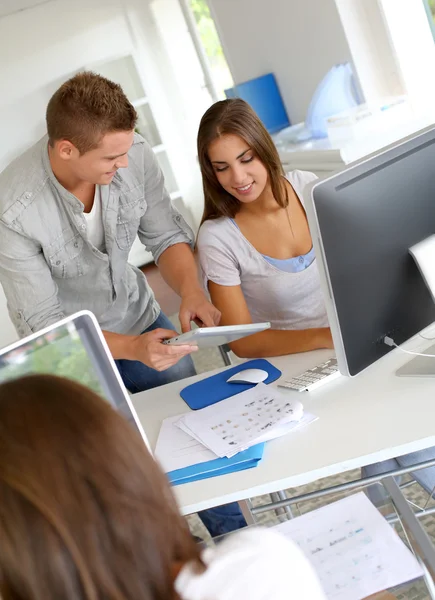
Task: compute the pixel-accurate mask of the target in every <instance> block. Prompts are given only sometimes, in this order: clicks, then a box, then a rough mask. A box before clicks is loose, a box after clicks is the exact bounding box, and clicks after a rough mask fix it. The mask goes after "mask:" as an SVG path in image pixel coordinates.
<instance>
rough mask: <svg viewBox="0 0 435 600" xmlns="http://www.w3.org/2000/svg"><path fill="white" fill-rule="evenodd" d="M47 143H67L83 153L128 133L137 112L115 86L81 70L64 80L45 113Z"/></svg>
mask: <svg viewBox="0 0 435 600" xmlns="http://www.w3.org/2000/svg"><path fill="white" fill-rule="evenodd" d="M46 121H47V131H48V137H49V141H50V144H51V145H53V144H54V142H56V141H59V140H68V141H69V142H71V143H72V144H74V146H75V147H76V148H77V149H78V150H79V152H80V154H84V153H85V152H88V151H89V150H92V149H93V148H96V147H97V146H98V144H99V143H100V141H101V138H102V137H103V136H104V135H106V134H107V133H112V132H115V131H132V130H133V129H134V128H135V125H136V122H137V113H136V111H135V109H134V107H133V105H132V104H131V103H130V102H129V100H128V98H127V96H126V95H125V94H124V92H123V90H122V88H121V86H120V85H118V84H117V83H114V82H113V81H110V80H109V79H106V78H105V77H101V75H97V74H96V73H92V72H90V71H85V72H83V73H79V74H78V75H75V76H74V77H72V78H71V79H68V81H65V83H63V84H62V85H61V86H60V88H59V89H58V90H57V91H56V92H55V93H54V94H53V96H52V97H51V99H50V101H49V103H48V106H47V112H46Z"/></svg>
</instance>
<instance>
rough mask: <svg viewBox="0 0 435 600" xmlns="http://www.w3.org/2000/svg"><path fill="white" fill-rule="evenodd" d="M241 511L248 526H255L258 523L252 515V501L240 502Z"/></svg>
mask: <svg viewBox="0 0 435 600" xmlns="http://www.w3.org/2000/svg"><path fill="white" fill-rule="evenodd" d="M239 506H240V510H241V511H242V515H243V516H244V517H245V521H246V522H247V524H248V525H255V524H256V523H257V521H256V519H255V517H254V515H253V514H252V510H251V509H252V504H251V501H250V500H249V499H248V500H240V502H239Z"/></svg>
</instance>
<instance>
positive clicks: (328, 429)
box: [133, 337, 435, 514]
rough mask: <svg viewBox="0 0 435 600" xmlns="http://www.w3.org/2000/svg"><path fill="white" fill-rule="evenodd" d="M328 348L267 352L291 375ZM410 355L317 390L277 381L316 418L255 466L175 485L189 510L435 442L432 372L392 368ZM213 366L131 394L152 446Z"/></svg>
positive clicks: (395, 354)
mask: <svg viewBox="0 0 435 600" xmlns="http://www.w3.org/2000/svg"><path fill="white" fill-rule="evenodd" d="M432 343H433V342H432ZM429 345H430V342H428V341H427V340H423V339H422V338H421V337H417V338H414V339H413V340H411V341H410V342H409V343H408V344H407V345H406V346H405V348H408V349H412V350H418V351H422V350H423V349H424V348H426V347H427V346H429ZM329 356H331V352H330V351H326V350H318V351H315V352H310V353H306V354H297V355H293V356H283V357H279V358H274V359H269V360H270V361H271V362H272V363H273V364H274V365H275V366H277V367H278V368H279V369H281V370H282V372H283V374H284V375H289V374H297V373H300V372H301V371H303V370H305V369H307V368H309V367H311V366H314V365H316V364H318V363H320V362H322V361H323V360H324V359H325V358H328V357H329ZM411 358H412V357H411V356H408V355H405V354H404V353H402V352H400V350H394V351H392V352H390V353H389V354H388V355H387V356H385V357H384V358H383V359H381V360H380V361H378V362H377V363H376V364H374V365H372V366H371V367H370V368H369V369H367V370H366V371H364V372H363V373H361V374H360V375H358V376H357V377H355V378H347V377H344V376H343V377H340V378H338V379H335V380H334V381H332V382H330V383H328V384H325V385H324V386H322V387H320V388H318V389H317V390H315V391H314V392H310V393H308V392H300V393H298V392H292V391H290V390H285V389H284V388H280V389H281V390H282V391H283V392H284V393H288V394H296V393H298V394H299V396H298V397H299V399H300V400H302V402H303V403H304V406H305V409H306V410H307V411H309V412H312V413H314V414H315V415H317V416H318V417H319V419H318V420H317V421H316V422H315V423H312V424H311V425H309V426H307V427H306V428H304V429H301V430H300V431H296V432H293V433H291V434H289V435H286V436H284V437H282V438H279V439H277V440H273V441H271V442H268V443H267V444H266V448H265V452H264V458H263V461H262V462H261V463H260V465H259V466H258V467H257V468H255V469H248V470H247V471H242V472H239V473H232V474H229V475H224V476H221V477H213V478H211V479H206V480H204V481H196V482H194V483H189V484H185V485H181V486H176V487H175V488H174V490H175V494H176V497H177V500H178V503H179V506H180V509H181V511H182V512H183V513H184V514H189V513H193V512H197V511H198V510H203V509H206V508H210V507H212V506H218V505H221V504H225V503H228V502H232V501H236V500H243V499H246V498H250V497H253V496H258V495H260V494H267V493H270V492H274V491H277V490H283V489H285V488H289V487H296V486H299V485H303V484H306V483H310V482H313V481H315V480H317V479H321V478H322V477H327V476H329V475H336V474H338V473H342V472H344V471H347V470H350V469H354V468H359V467H362V466H364V465H367V464H371V463H373V462H378V461H381V460H386V459H388V458H392V457H395V456H400V455H402V454H407V453H408V452H414V451H417V450H422V449H425V448H429V447H432V446H435V427H434V422H435V378H403V377H397V376H396V375H395V371H396V369H397V368H399V367H400V366H402V365H403V364H404V363H406V362H407V361H408V360H410V359H411ZM214 372H216V371H214ZM434 372H435V358H434ZM210 374H211V373H204V374H202V375H199V376H196V377H192V378H189V379H184V380H182V381H177V382H175V383H171V384H169V385H166V386H162V387H160V388H156V389H153V390H149V391H146V392H142V393H140V394H136V395H134V396H133V402H134V405H135V407H136V410H137V412H138V415H139V418H140V420H141V422H142V425H143V428H144V430H145V432H146V434H147V436H148V439H149V441H150V444H151V447H152V448H154V447H155V445H156V441H157V437H158V434H159V430H160V425H161V422H162V420H163V419H164V418H166V417H169V416H173V415H177V414H182V413H183V412H187V411H188V410H189V409H188V407H187V405H186V404H185V403H184V401H183V400H182V399H181V397H180V396H179V391H180V390H181V389H182V388H184V387H185V386H186V385H189V384H190V383H193V382H194V381H198V380H199V379H203V378H204V377H208V376H209V375H210ZM276 384H277V382H275V383H273V384H271V385H276Z"/></svg>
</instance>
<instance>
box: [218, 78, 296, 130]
mask: <svg viewBox="0 0 435 600" xmlns="http://www.w3.org/2000/svg"><path fill="white" fill-rule="evenodd" d="M225 95H226V97H227V98H242V99H243V100H245V101H246V102H247V103H248V104H250V105H251V106H252V108H253V109H254V110H255V112H256V113H257V115H258V116H259V117H260V119H261V120H262V121H263V124H264V126H265V127H266V129H267V131H268V132H269V133H276V132H277V131H280V130H281V129H284V127H289V126H290V121H289V118H288V115H287V111H286V109H285V106H284V103H283V101H282V97H281V94H280V91H279V88H278V85H277V83H276V79H275V76H274V75H273V73H268V74H267V75H262V76H261V77H256V78H255V79H250V80H249V81H245V82H244V83H238V84H237V85H235V86H234V87H233V88H229V89H228V90H225Z"/></svg>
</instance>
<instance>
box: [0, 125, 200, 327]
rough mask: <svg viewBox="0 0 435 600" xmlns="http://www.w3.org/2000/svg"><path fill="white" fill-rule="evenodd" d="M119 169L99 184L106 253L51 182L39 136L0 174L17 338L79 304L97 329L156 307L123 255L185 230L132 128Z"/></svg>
mask: <svg viewBox="0 0 435 600" xmlns="http://www.w3.org/2000/svg"><path fill="white" fill-rule="evenodd" d="M128 158H129V165H128V168H125V169H121V170H119V171H118V172H117V173H116V175H115V176H114V178H113V180H112V183H111V184H110V185H106V186H101V202H102V218H103V227H104V232H105V247H106V252H105V253H103V252H100V251H99V250H98V249H97V248H95V247H94V246H93V245H92V244H91V243H90V242H89V241H88V238H87V226H86V220H85V217H84V215H83V209H84V206H83V204H82V203H81V202H80V201H79V200H78V199H77V198H76V197H75V196H74V195H73V194H71V193H69V192H68V191H67V190H66V189H65V188H64V187H63V186H62V185H60V183H59V182H58V181H57V179H56V177H55V176H54V174H53V171H52V169H51V166H50V160H49V157H48V140H47V137H46V136H45V137H44V138H42V140H40V141H39V142H38V143H36V144H35V145H34V146H33V147H32V148H30V149H29V150H28V151H27V152H25V153H24V154H23V155H22V156H20V157H19V158H17V159H16V160H15V161H14V162H12V163H11V164H10V165H9V166H8V167H7V168H6V169H5V170H4V171H3V172H2V173H1V174H0V280H1V283H2V285H3V289H4V292H5V294H6V298H7V302H8V310H9V315H10V317H11V319H12V322H13V323H14V325H15V328H16V330H17V332H18V334H19V335H20V337H24V336H26V335H28V334H30V333H32V332H34V331H38V330H39V329H41V328H43V327H45V326H47V325H50V324H51V323H55V322H56V321H58V320H59V319H61V318H62V317H64V316H66V315H70V314H72V313H74V312H76V311H78V310H82V309H88V310H90V311H92V312H93V313H94V314H95V316H96V317H97V319H98V322H99V323H100V325H101V327H102V329H106V330H108V331H113V332H116V333H124V334H139V333H141V332H142V331H143V330H144V329H146V328H147V327H148V326H149V325H151V324H152V323H153V322H154V321H155V319H156V318H157V316H158V314H159V311H160V308H159V306H158V304H157V302H156V301H155V299H154V294H153V292H152V290H151V289H150V287H149V285H148V283H147V280H146V278H145V276H144V275H143V273H142V272H141V271H140V270H139V269H137V268H135V267H133V266H132V265H130V264H128V262H127V259H128V254H129V251H130V249H131V246H132V244H133V242H134V240H135V238H136V235H138V236H139V239H140V240H141V242H142V243H143V244H144V245H145V247H146V249H147V250H149V251H151V252H152V254H153V257H154V260H155V261H156V262H157V261H158V260H159V257H160V256H161V254H162V253H163V252H164V251H165V250H166V249H167V248H169V247H170V246H172V245H174V244H178V243H188V244H190V245H191V246H192V244H193V232H192V230H191V229H190V228H189V226H188V225H187V223H186V222H185V221H184V219H183V217H182V216H181V215H180V214H179V213H178V212H177V211H176V210H175V209H174V208H173V206H172V204H171V201H170V198H169V195H168V193H167V191H166V189H165V187H164V179H163V175H162V172H161V170H160V168H159V166H158V163H157V160H156V158H155V156H154V153H153V151H152V149H151V148H150V146H149V145H148V143H147V142H146V141H145V140H144V139H143V138H142V137H140V136H139V135H135V138H134V143H133V145H132V147H131V149H130V151H129V153H128Z"/></svg>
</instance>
